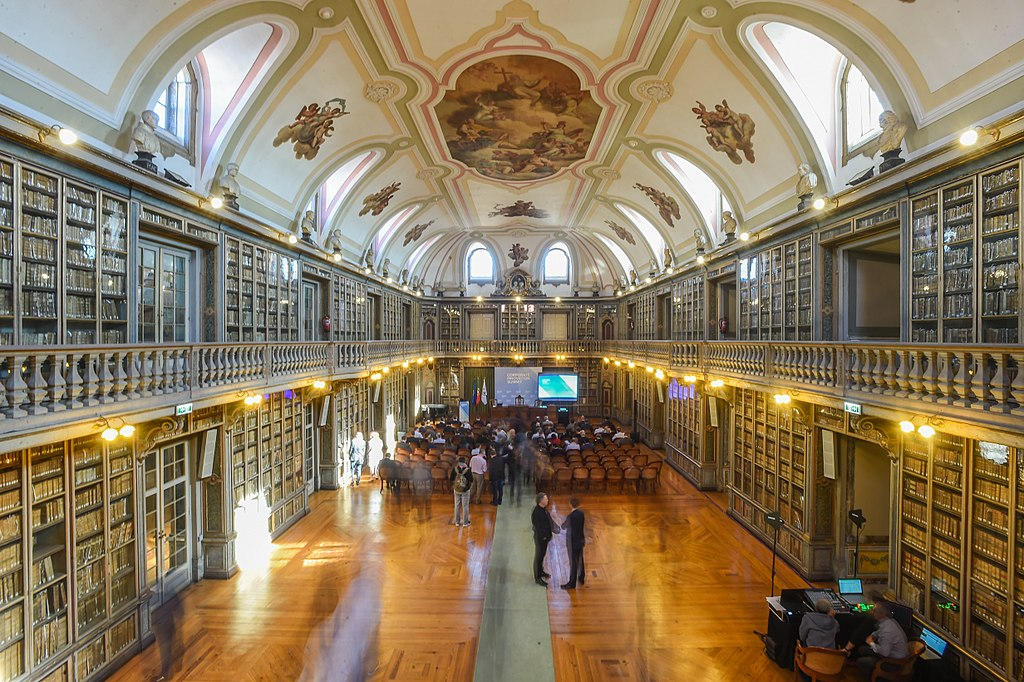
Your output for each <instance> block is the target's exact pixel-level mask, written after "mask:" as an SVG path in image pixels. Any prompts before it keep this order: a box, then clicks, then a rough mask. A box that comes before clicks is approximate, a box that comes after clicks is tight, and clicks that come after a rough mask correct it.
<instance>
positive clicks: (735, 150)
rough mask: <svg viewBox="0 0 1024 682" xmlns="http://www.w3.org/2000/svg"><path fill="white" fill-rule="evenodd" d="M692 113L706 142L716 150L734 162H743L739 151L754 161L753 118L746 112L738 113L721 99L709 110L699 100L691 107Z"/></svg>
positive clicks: (750, 160) (751, 161) (748, 159)
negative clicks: (703, 133) (712, 109)
mask: <svg viewBox="0 0 1024 682" xmlns="http://www.w3.org/2000/svg"><path fill="white" fill-rule="evenodd" d="M692 111H693V113H695V114H696V115H697V120H698V121H700V125H701V127H702V128H704V132H706V133H707V134H708V135H707V138H706V139H707V141H708V144H709V145H711V148H712V149H714V150H715V151H717V152H722V153H723V154H725V155H726V156H728V157H729V160H730V161H732V162H733V163H735V164H737V165H738V164H741V163H743V159H741V158H740V152H743V156H745V157H746V159H747V161H749V162H750V163H754V143H753V141H752V139H751V138H753V137H754V120H753V119H752V118H750V116H749V115H748V114H740V113H737V112H735V111H733V110H732V109H730V108H729V103H728V102H727V101H725V100H724V99H723V100H722V103H721V104H716V105H715V110H714V111H709V110H708V109H707V108H706V107H705V106H704V105H703V104H702V103H701V102H700V101H698V102H697V106H695V107H693V109H692Z"/></svg>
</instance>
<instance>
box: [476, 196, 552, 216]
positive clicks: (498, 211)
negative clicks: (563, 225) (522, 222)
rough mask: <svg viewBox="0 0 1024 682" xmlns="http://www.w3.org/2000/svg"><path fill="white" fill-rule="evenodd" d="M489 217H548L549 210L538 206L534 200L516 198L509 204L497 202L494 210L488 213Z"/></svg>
mask: <svg viewBox="0 0 1024 682" xmlns="http://www.w3.org/2000/svg"><path fill="white" fill-rule="evenodd" d="M487 215H488V217H490V218H494V217H496V216H505V217H506V218H547V217H548V212H547V211H545V210H544V209H542V208H537V207H536V206H534V205H533V202H532V201H523V200H522V199H516V200H515V201H514V202H512V203H511V204H508V205H507V206H502V205H501V204H495V205H494V210H493V211H491V212H490V213H488V214H487Z"/></svg>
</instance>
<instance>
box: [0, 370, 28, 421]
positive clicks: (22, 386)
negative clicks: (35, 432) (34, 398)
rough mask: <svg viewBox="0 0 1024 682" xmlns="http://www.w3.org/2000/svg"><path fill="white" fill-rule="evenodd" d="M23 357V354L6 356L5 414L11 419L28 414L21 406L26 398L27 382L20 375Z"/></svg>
mask: <svg viewBox="0 0 1024 682" xmlns="http://www.w3.org/2000/svg"><path fill="white" fill-rule="evenodd" d="M25 358H26V356H25V355H18V354H15V355H8V356H7V382H6V383H5V388H6V389H7V416H8V417H11V418H12V419H13V418H17V417H24V416H25V415H27V414H28V412H26V411H25V410H24V409H23V407H22V406H23V405H24V404H25V400H26V398H28V384H26V383H25V379H24V377H23V376H22V375H21V365H22V363H24V362H25Z"/></svg>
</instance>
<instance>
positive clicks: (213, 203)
mask: <svg viewBox="0 0 1024 682" xmlns="http://www.w3.org/2000/svg"><path fill="white" fill-rule="evenodd" d="M223 207H224V199H222V198H221V197H210V208H223Z"/></svg>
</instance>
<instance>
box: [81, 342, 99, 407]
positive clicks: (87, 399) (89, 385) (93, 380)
mask: <svg viewBox="0 0 1024 682" xmlns="http://www.w3.org/2000/svg"><path fill="white" fill-rule="evenodd" d="M97 355H98V353H97V352H95V351H91V352H89V353H86V354H85V355H84V356H83V358H82V359H83V361H84V362H85V391H84V396H83V399H82V404H83V405H99V402H100V400H99V398H98V397H97V395H96V394H97V393H98V392H99V388H100V377H99V375H98V374H97V373H96V363H97Z"/></svg>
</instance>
